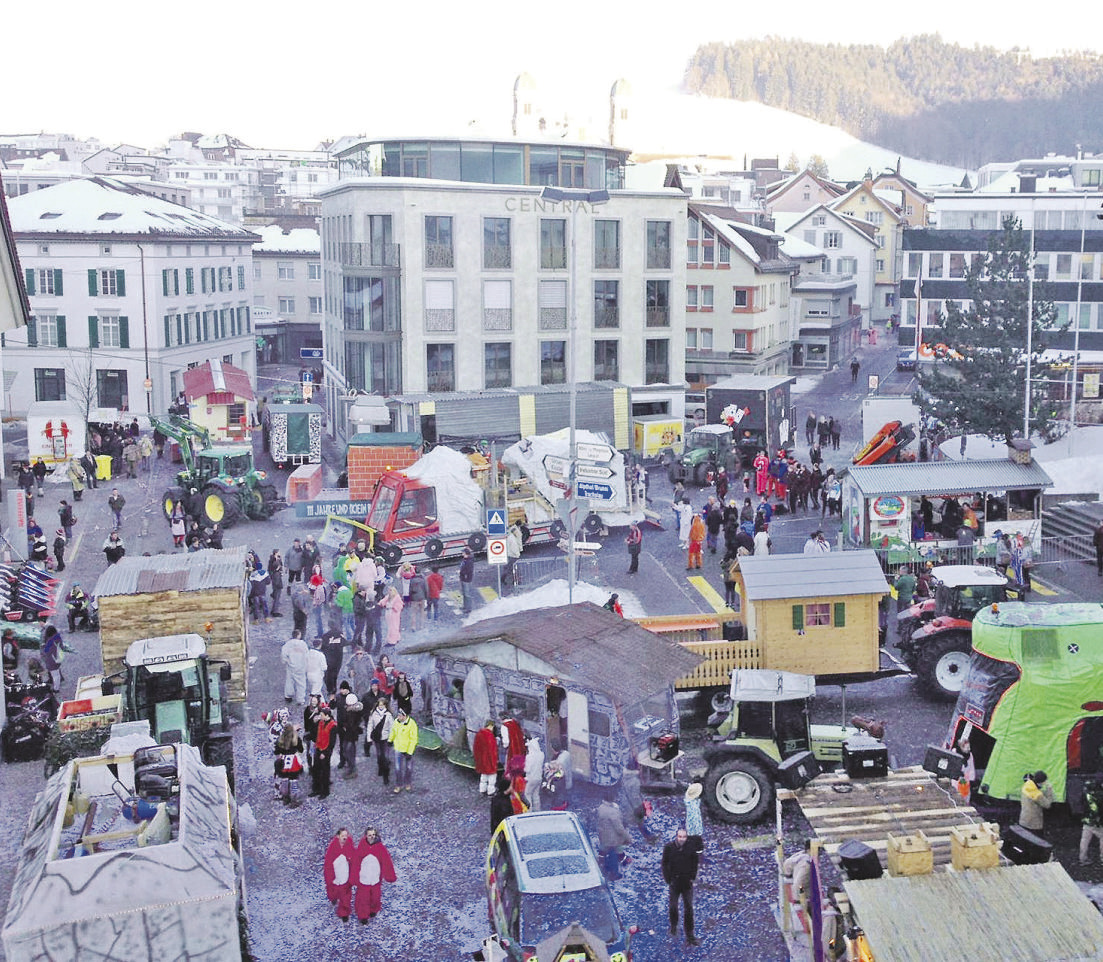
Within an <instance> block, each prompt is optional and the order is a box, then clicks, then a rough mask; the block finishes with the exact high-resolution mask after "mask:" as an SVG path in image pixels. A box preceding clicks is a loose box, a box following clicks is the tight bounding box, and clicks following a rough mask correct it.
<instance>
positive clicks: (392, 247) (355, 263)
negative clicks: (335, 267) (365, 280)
mask: <svg viewBox="0 0 1103 962" xmlns="http://www.w3.org/2000/svg"><path fill="white" fill-rule="evenodd" d="M399 254H400V251H399V245H398V244H338V245H337V259H338V261H339V262H340V264H341V266H342V267H401V266H402V259H401V257H400V256H399Z"/></svg>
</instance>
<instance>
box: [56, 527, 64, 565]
mask: <svg viewBox="0 0 1103 962" xmlns="http://www.w3.org/2000/svg"><path fill="white" fill-rule="evenodd" d="M54 561H55V562H57V564H56V566H55V569H56V570H57V571H64V570H65V531H64V529H63V528H58V529H57V533H56V534H55V536H54Z"/></svg>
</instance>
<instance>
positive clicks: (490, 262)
mask: <svg viewBox="0 0 1103 962" xmlns="http://www.w3.org/2000/svg"><path fill="white" fill-rule="evenodd" d="M512 266H513V256H512V249H511V248H510V247H508V246H506V245H503V244H484V245H483V267H485V268H487V269H495V268H502V267H512Z"/></svg>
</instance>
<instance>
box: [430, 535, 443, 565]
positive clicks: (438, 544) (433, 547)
mask: <svg viewBox="0 0 1103 962" xmlns="http://www.w3.org/2000/svg"><path fill="white" fill-rule="evenodd" d="M442 554H444V542H443V541H441V540H440V538H430V539H429V540H428V541H426V542H425V557H426V558H428V559H429V560H430V561H435V560H436V559H437V558H439V557H440V556H441V555H442Z"/></svg>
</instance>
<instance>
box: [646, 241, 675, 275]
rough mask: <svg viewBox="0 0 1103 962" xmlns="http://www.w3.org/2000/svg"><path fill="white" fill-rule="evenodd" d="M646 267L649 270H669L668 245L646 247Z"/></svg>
mask: <svg viewBox="0 0 1103 962" xmlns="http://www.w3.org/2000/svg"><path fill="white" fill-rule="evenodd" d="M647 269H648V270H649V271H668V270H670V248H669V247H649V248H647Z"/></svg>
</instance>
